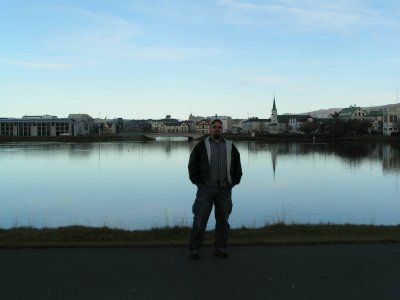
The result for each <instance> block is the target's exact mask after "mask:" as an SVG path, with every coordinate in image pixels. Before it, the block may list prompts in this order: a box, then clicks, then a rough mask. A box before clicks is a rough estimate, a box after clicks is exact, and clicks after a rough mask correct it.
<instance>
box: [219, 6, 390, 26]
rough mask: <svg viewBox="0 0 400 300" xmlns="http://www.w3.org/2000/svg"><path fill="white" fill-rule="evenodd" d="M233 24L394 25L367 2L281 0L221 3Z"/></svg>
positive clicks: (227, 19) (228, 20) (227, 17)
mask: <svg viewBox="0 0 400 300" xmlns="http://www.w3.org/2000/svg"><path fill="white" fill-rule="evenodd" d="M219 5H221V6H223V7H224V8H225V9H226V11H227V13H226V18H225V20H226V21H227V22H231V23H242V24H254V25H266V24H268V25H270V26H275V27H277V28H281V29H282V30H294V31H320V30H331V31H341V30H345V29H348V28H351V27H353V26H369V25H385V26H389V25H394V24H397V25H398V22H394V21H393V20H390V19H389V18H385V17H384V14H383V13H382V12H380V11H378V10H376V9H372V8H370V7H368V6H367V5H366V2H365V1H358V0H353V1H350V0H349V1H347V0H346V1H344V0H336V1H327V0H314V1H309V0H296V1H294V0H280V1H277V0H276V1H269V2H268V4H265V2H262V3H260V2H258V1H241V0H221V1H219Z"/></svg>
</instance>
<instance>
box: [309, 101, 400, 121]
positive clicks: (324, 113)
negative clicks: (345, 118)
mask: <svg viewBox="0 0 400 300" xmlns="http://www.w3.org/2000/svg"><path fill="white" fill-rule="evenodd" d="M396 105H398V104H386V105H378V106H368V107H362V108H363V109H365V110H366V111H368V112H369V111H373V110H381V109H382V110H384V109H386V108H392V107H393V106H396ZM342 109H343V108H328V109H319V110H315V111H310V112H306V113H303V114H305V115H307V114H309V115H310V116H311V117H314V118H330V116H331V114H333V113H335V111H337V112H339V111H341V110H342Z"/></svg>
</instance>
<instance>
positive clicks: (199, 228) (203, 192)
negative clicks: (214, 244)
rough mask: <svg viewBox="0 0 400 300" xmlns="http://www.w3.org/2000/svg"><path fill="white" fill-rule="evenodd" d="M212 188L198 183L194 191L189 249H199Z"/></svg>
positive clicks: (208, 213) (209, 210)
mask: <svg viewBox="0 0 400 300" xmlns="http://www.w3.org/2000/svg"><path fill="white" fill-rule="evenodd" d="M212 198H213V197H212V190H211V189H210V188H209V187H207V186H205V185H199V186H198V188H197V193H196V200H195V201H194V204H193V207H192V211H193V214H194V217H193V227H192V234H191V237H190V246H189V249H190V250H200V248H201V246H202V244H203V239H204V234H205V231H206V228H207V222H208V218H209V217H210V213H211V210H212V207H213V199H212Z"/></svg>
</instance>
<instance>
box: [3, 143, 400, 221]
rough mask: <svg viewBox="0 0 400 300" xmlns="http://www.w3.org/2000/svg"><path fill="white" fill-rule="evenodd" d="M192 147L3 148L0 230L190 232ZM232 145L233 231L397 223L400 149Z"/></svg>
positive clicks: (47, 145) (35, 145)
mask: <svg viewBox="0 0 400 300" xmlns="http://www.w3.org/2000/svg"><path fill="white" fill-rule="evenodd" d="M196 143H197V142H196V141H191V142H187V141H168V140H159V141H155V142H107V143H105V142H98V143H76V144H75V143H34V142H29V143H3V144H0V167H1V172H0V182H1V189H0V200H1V201H2V209H1V210H0V227H11V226H14V225H16V224H18V225H32V226H38V227H40V226H50V227H54V226H60V225H71V224H83V225H91V226H102V225H104V224H105V225H108V226H116V227H126V228H131V229H136V228H138V229H141V228H149V227H154V226H163V225H165V224H166V223H169V224H170V225H174V224H177V223H179V224H183V223H185V224H186V225H189V223H190V220H191V216H192V213H191V204H192V201H193V197H194V193H195V187H194V186H193V185H192V184H191V183H190V182H189V180H188V175H187V161H188V158H189V154H190V152H191V150H192V149H193V147H194V146H195V144H196ZM236 145H237V147H238V148H239V151H240V153H241V158H242V165H243V172H244V176H243V179H242V183H241V184H240V185H239V186H238V187H236V188H235V190H234V210H233V214H232V219H231V225H232V227H240V226H243V225H245V226H262V225H264V224H265V223H271V222H274V221H277V220H282V219H283V221H286V222H297V223H319V222H334V223H346V222H350V223H375V224H398V223H399V221H400V217H399V216H400V197H399V188H398V181H399V180H398V178H399V177H400V176H399V174H400V173H399V172H400V155H399V154H400V145H398V144H379V143H342V144H338V143H335V144H331V143H326V144H324V143H259V142H236ZM212 226H213V222H212V221H211V222H210V224H209V227H212Z"/></svg>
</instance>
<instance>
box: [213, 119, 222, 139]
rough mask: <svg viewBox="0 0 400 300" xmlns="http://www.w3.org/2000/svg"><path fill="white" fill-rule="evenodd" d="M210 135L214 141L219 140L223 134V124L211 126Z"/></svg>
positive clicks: (217, 123)
mask: <svg viewBox="0 0 400 300" xmlns="http://www.w3.org/2000/svg"><path fill="white" fill-rule="evenodd" d="M210 133H211V137H212V138H213V139H215V140H219V139H220V138H221V133H222V123H221V122H220V121H215V122H214V123H212V124H211V125H210Z"/></svg>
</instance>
